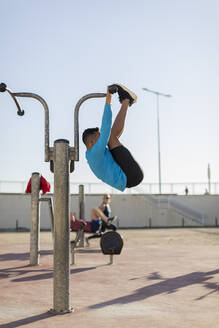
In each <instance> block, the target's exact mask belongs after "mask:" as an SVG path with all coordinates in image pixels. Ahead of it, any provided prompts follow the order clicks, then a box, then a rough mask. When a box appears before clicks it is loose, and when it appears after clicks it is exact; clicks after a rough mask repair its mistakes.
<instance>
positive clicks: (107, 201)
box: [103, 194, 111, 204]
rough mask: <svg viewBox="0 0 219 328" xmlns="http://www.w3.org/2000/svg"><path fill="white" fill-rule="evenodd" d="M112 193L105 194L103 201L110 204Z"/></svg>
mask: <svg viewBox="0 0 219 328" xmlns="http://www.w3.org/2000/svg"><path fill="white" fill-rule="evenodd" d="M110 198H111V197H110V195H109V194H105V195H104V196H103V203H104V204H108V203H109V202H110Z"/></svg>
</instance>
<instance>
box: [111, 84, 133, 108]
mask: <svg viewBox="0 0 219 328" xmlns="http://www.w3.org/2000/svg"><path fill="white" fill-rule="evenodd" d="M113 86H116V87H117V88H118V91H117V92H118V94H119V101H120V103H122V101H123V100H124V99H129V106H131V105H132V104H133V103H135V102H136V101H137V96H136V94H135V93H134V92H132V91H131V90H129V89H128V88H126V87H125V86H124V85H122V84H120V83H115V84H113ZM111 87H112V86H111Z"/></svg>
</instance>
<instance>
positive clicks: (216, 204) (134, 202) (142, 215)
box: [0, 193, 219, 230]
mask: <svg viewBox="0 0 219 328" xmlns="http://www.w3.org/2000/svg"><path fill="white" fill-rule="evenodd" d="M52 196H53V195H52V194H48V195H47V197H52ZM102 197H103V196H102V195H93V194H92V195H90V194H89V195H85V217H86V219H89V218H90V212H91V209H92V207H96V206H98V205H99V204H100V203H101V201H102ZM111 197H112V198H111V199H112V202H111V208H112V215H117V216H118V217H119V225H120V227H150V226H152V227H165V226H182V225H183V224H184V225H185V226H189V225H190V226H191V225H192V226H194V225H197V223H196V222H194V221H192V220H190V219H187V218H186V216H185V215H183V214H179V213H177V212H176V211H174V210H173V209H170V208H162V207H160V208H159V207H156V206H154V205H153V204H151V203H150V202H148V201H147V195H126V194H124V195H123V194H122V195H111ZM156 197H159V196H156ZM171 198H172V199H173V198H175V199H177V201H180V202H182V204H184V206H187V205H188V206H189V207H191V208H193V209H195V210H199V211H203V212H205V214H206V216H207V218H206V222H205V224H206V225H210V226H215V222H216V218H217V219H218V225H219V196H217V195H213V196H171ZM30 203H31V196H30V195H27V194H11V193H10V194H5V193H0V230H4V229H16V222H17V223H18V226H19V227H22V228H27V229H29V228H30ZM40 206H41V208H40V213H41V228H42V229H49V228H50V217H49V210H48V204H47V202H42V203H41V205H40ZM70 211H73V212H76V213H77V214H78V195H75V194H74V195H71V196H70Z"/></svg>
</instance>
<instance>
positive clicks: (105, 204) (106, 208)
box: [99, 194, 111, 218]
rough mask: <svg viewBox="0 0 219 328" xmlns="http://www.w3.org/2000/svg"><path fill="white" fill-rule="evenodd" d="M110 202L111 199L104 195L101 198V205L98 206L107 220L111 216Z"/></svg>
mask: <svg viewBox="0 0 219 328" xmlns="http://www.w3.org/2000/svg"><path fill="white" fill-rule="evenodd" d="M110 200H111V197H110V195H109V194H105V195H104V196H103V201H102V203H101V205H100V206H99V209H100V210H101V211H102V212H103V213H104V214H105V215H106V216H107V217H108V218H109V217H110V214H111V208H110Z"/></svg>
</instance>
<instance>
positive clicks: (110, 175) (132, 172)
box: [82, 83, 144, 191]
mask: <svg viewBox="0 0 219 328" xmlns="http://www.w3.org/2000/svg"><path fill="white" fill-rule="evenodd" d="M115 92H117V93H118V95H119V101H120V103H121V104H122V106H121V108H120V111H119V113H118V114H117V116H116V119H115V121H114V123H113V126H112V128H111V125H112V110H111V105H110V103H111V94H113V93H115ZM136 100H137V96H136V95H135V94H134V93H133V92H132V91H130V90H129V89H127V88H126V87H124V86H123V85H121V84H118V83H117V84H113V85H111V86H109V87H108V88H107V95H106V104H105V107H104V112H103V117H102V124H101V129H100V131H99V128H89V129H86V130H85V131H84V132H83V136H82V139H83V142H84V144H85V145H86V147H87V151H86V159H87V162H88V164H89V166H90V168H91V170H92V171H93V173H94V174H95V175H96V176H97V177H98V178H99V179H100V180H102V181H103V182H105V183H107V184H109V185H110V186H112V187H114V188H116V189H118V190H120V191H124V190H125V188H131V187H135V186H137V185H138V184H140V183H141V181H142V180H143V177H144V174H143V172H142V169H141V168H140V166H139V165H138V163H137V162H136V161H135V159H134V158H133V156H132V155H131V153H130V152H129V150H128V149H127V148H125V147H124V146H123V145H122V144H121V143H120V141H119V138H120V136H121V134H122V132H123V129H124V125H125V118H126V114H127V110H128V107H129V106H131V105H132V104H133V103H135V102H136Z"/></svg>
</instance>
